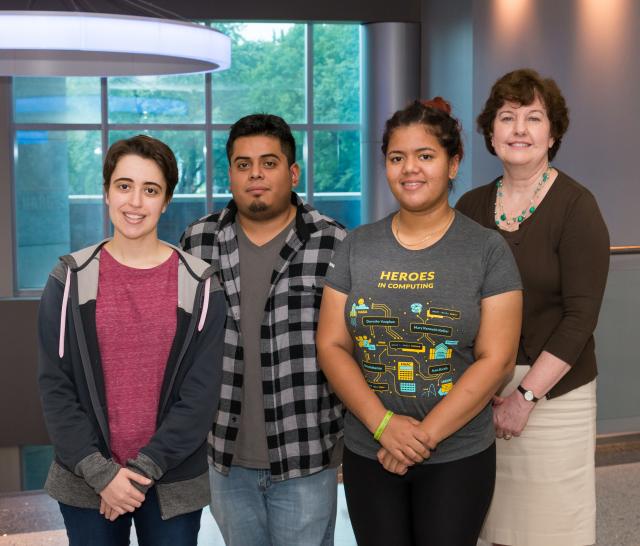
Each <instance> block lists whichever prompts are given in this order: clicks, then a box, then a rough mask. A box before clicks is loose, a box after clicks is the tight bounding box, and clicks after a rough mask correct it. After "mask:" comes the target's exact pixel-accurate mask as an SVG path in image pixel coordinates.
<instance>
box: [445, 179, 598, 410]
mask: <svg viewBox="0 0 640 546" xmlns="http://www.w3.org/2000/svg"><path fill="white" fill-rule="evenodd" d="M495 202H496V181H495V180H494V181H493V182H491V183H490V184H487V185H486V186H481V187H479V188H475V189H473V190H471V191H469V192H467V193H465V194H464V195H463V196H462V197H461V198H460V201H458V203H457V205H456V208H457V209H458V210H459V211H460V212H462V213H464V214H466V215H467V216H469V218H472V219H473V220H475V221H476V222H478V223H480V224H482V225H483V226H485V227H488V228H491V229H497V227H496V223H495V220H494V210H495ZM498 231H499V232H500V234H501V235H502V236H503V237H504V238H505V239H506V240H507V242H508V243H509V246H510V247H511V250H512V252H513V255H514V256H515V259H516V262H517V263H518V269H519V270H520V275H521V277H522V285H523V287H524V309H523V317H522V336H521V338H520V348H519V351H518V361H517V362H518V364H529V365H531V364H533V363H534V362H535V361H536V359H537V358H538V356H539V355H540V353H541V352H542V351H548V352H549V353H551V354H552V355H555V356H557V357H558V358H560V359H561V360H563V361H564V362H566V363H567V364H569V365H570V366H571V370H569V372H568V373H567V374H566V375H565V376H564V377H563V378H562V379H561V380H560V381H559V382H558V383H557V384H556V385H555V386H554V387H553V388H552V389H551V391H549V393H548V394H547V397H548V398H554V397H556V396H560V395H562V394H565V393H567V392H569V391H571V390H573V389H575V388H577V387H580V386H582V385H584V384H586V383H588V382H590V381H592V380H593V379H594V378H595V377H596V373H597V370H596V355H595V345H594V340H593V331H594V329H595V327H596V323H597V320H598V313H599V312H600V304H601V303H602V296H603V294H604V288H605V285H606V282H607V273H608V272H609V233H608V231H607V226H606V225H605V223H604V220H603V219H602V215H601V214H600V210H599V209H598V205H597V203H596V200H595V198H594V197H593V195H592V194H591V192H590V191H589V190H587V189H586V188H585V187H584V186H581V185H580V184H578V182H576V181H575V180H573V179H572V178H569V177H568V176H567V175H566V174H564V173H563V172H561V171H558V177H557V178H556V180H555V181H554V183H553V185H552V186H551V188H549V191H548V192H547V195H545V196H544V198H543V199H542V201H541V203H540V204H539V205H538V208H537V209H536V211H535V212H534V213H533V214H532V215H531V216H530V217H528V218H527V219H526V220H525V221H524V222H522V224H520V228H519V229H518V230H517V231H513V232H508V231H503V230H498Z"/></svg>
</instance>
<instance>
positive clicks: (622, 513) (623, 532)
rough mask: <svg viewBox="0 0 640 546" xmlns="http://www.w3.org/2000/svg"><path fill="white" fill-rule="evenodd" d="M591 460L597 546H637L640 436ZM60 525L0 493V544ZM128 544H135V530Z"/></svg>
mask: <svg viewBox="0 0 640 546" xmlns="http://www.w3.org/2000/svg"><path fill="white" fill-rule="evenodd" d="M596 461H597V464H598V467H597V468H596V485H597V495H598V541H597V546H638V544H640V508H639V507H640V462H637V461H640V435H637V436H634V437H628V438H626V439H625V441H624V442H621V441H620V440H619V439H616V438H612V439H599V440H598V450H597V454H596ZM634 461H635V462H634ZM338 491H339V496H338V518H337V522H336V534H335V544H336V546H354V545H355V540H354V538H353V532H352V530H351V524H350V523H349V515H348V513H347V507H346V503H345V500H344V491H343V488H342V485H340V486H339V489H338ZM62 527H63V525H62V518H61V516H60V513H59V511H58V507H57V504H56V503H55V502H54V501H52V500H51V499H50V498H49V497H47V496H46V495H45V494H43V493H21V494H16V495H0V546H9V545H11V546H66V544H67V540H66V534H65V532H64V530H63V529H62ZM36 529H37V530H38V531H37V532H36V531H35V530H36ZM131 543H132V545H134V546H137V541H136V540H135V534H134V533H132V541H131ZM198 544H199V546H223V545H224V542H223V540H222V537H221V536H220V532H219V531H218V528H217V526H216V524H215V522H214V520H213V518H212V517H211V514H210V513H209V511H208V510H206V509H205V510H204V511H203V514H202V527H201V530H200V537H199V541H198ZM247 546H250V545H247ZM479 546H486V545H482V544H480V545H479Z"/></svg>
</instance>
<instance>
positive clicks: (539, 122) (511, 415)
mask: <svg viewBox="0 0 640 546" xmlns="http://www.w3.org/2000/svg"><path fill="white" fill-rule="evenodd" d="M568 125H569V118H568V110H567V107H566V104H565V100H564V98H563V96H562V94H561V92H560V90H559V89H558V87H557V85H556V83H555V82H554V81H553V80H551V79H543V78H541V77H540V76H539V75H538V74H537V73H536V72H535V71H533V70H516V71H514V72H510V73H508V74H506V75H504V76H503V77H502V78H500V79H499V80H498V81H497V82H496V83H495V84H494V86H493V88H492V89H491V94H490V96H489V98H488V99H487V102H486V104H485V107H484V110H483V111H482V113H481V114H480V116H479V117H478V127H479V130H480V132H482V133H483V134H484V137H485V143H486V146H487V149H488V150H489V152H491V153H492V154H494V155H496V156H498V158H499V159H500V160H501V161H502V165H503V173H502V176H500V177H499V178H497V179H496V180H494V181H492V182H491V183H489V184H487V185H486V186H482V187H479V188H476V189H474V190H472V191H470V192H468V193H467V194H465V195H464V196H463V197H462V198H461V199H460V201H459V202H458V204H457V208H458V210H460V211H461V212H463V213H464V214H466V215H467V216H469V217H471V218H473V219H474V220H476V221H477V222H479V223H480V224H482V225H484V226H486V227H493V228H494V229H497V230H498V231H499V232H500V233H501V234H502V235H503V236H504V238H505V239H506V240H507V242H508V243H509V246H510V247H511V250H512V251H513V254H514V256H515V258H516V261H517V263H518V267H519V269H520V274H521V276H522V282H523V285H524V314H523V325H522V336H521V339H520V347H519V351H518V356H517V364H518V365H517V366H516V372H515V375H514V377H513V379H512V380H511V382H510V383H509V384H508V385H506V386H505V387H504V388H503V389H502V390H501V391H500V392H499V395H498V396H496V397H495V399H494V425H495V429H496V435H497V436H498V438H502V440H503V441H499V442H498V446H497V447H498V467H497V481H496V491H495V495H494V499H493V504H492V507H491V509H490V511H489V514H488V516H487V520H486V522H485V528H484V531H483V538H484V539H485V540H487V541H489V542H493V543H494V544H500V545H517V546H584V545H588V544H594V543H595V540H596V537H595V469H594V448H595V417H596V396H595V377H596V361H595V353H594V341H593V330H594V329H595V326H596V322H597V318H598V312H599V310H600V303H601V301H602V295H603V292H604V288H605V284H606V279H607V272H608V269H609V236H608V232H607V227H606V226H605V224H604V221H603V219H602V216H601V214H600V211H599V209H598V205H597V204H596V201H595V199H594V197H593V195H592V194H591V193H590V192H589V190H587V189H586V188H585V187H583V186H581V185H580V184H578V183H577V182H576V181H575V180H573V179H572V178H570V177H569V176H567V175H566V174H565V173H563V172H562V171H560V170H558V169H556V168H554V167H552V166H551V165H550V163H549V162H550V161H551V160H552V159H553V158H554V156H555V155H556V153H557V151H558V148H559V147H560V143H561V140H562V136H563V135H564V133H565V131H566V130H567V127H568Z"/></svg>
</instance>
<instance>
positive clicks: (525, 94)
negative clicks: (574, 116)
mask: <svg viewBox="0 0 640 546" xmlns="http://www.w3.org/2000/svg"><path fill="white" fill-rule="evenodd" d="M536 97H539V98H540V100H541V101H542V103H543V104H544V107H545V109H546V110H547V117H548V118H549V121H550V122H551V136H552V137H553V139H554V143H553V146H551V148H549V161H551V160H552V159H553V158H554V157H555V156H556V154H557V153H558V150H559V149H560V144H561V142H562V137H563V136H564V134H565V133H566V132H567V129H568V128H569V109H568V108H567V103H566V102H565V100H564V97H563V96H562V92H561V91H560V88H559V87H558V84H557V83H556V82H555V81H554V80H552V79H551V78H542V77H541V76H540V74H538V73H537V72H536V71H535V70H531V69H530V68H521V69H520V70H514V71H513V72H509V73H507V74H505V75H504V76H502V77H501V78H500V79H499V80H498V81H496V83H494V84H493V87H492V88H491V92H490V93H489V98H488V99H487V102H486V103H485V105H484V109H483V110H482V112H481V113H480V115H479V116H478V120H477V121H478V131H479V132H480V133H482V134H483V135H484V143H485V146H486V147H487V150H489V152H490V153H492V154H493V155H496V151H495V150H494V149H493V145H492V144H491V137H492V136H493V122H494V121H495V119H496V114H497V113H498V110H500V108H502V106H503V105H504V103H505V102H515V103H517V104H521V105H525V106H527V105H529V104H531V103H532V102H533V101H534V100H535V99H536Z"/></svg>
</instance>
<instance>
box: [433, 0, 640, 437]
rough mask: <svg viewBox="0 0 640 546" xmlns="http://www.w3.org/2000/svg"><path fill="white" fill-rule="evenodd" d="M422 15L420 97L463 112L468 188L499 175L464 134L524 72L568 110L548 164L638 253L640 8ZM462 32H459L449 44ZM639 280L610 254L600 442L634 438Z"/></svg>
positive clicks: (632, 4)
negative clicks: (603, 437) (574, 183)
mask: <svg viewBox="0 0 640 546" xmlns="http://www.w3.org/2000/svg"><path fill="white" fill-rule="evenodd" d="M422 12H423V53H422V57H423V59H428V61H426V62H425V64H423V72H422V76H423V81H422V88H423V90H425V91H426V95H427V96H429V95H433V94H434V93H439V92H440V90H444V92H446V93H448V94H449V96H450V97H451V98H452V99H453V98H455V99H456V100H457V101H459V102H460V104H461V105H462V108H461V115H460V116H459V117H461V119H462V121H463V125H464V126H465V136H466V137H467V139H468V140H467V143H468V144H470V146H469V145H468V147H467V155H468V156H469V150H470V151H471V157H468V158H467V168H468V169H469V171H470V173H469V177H470V180H469V185H470V186H479V185H482V184H486V183H487V182H488V181H490V180H491V179H493V178H494V177H495V176H496V175H498V174H499V173H500V163H499V161H498V160H497V159H496V158H495V157H494V156H492V155H490V154H489V153H488V151H487V150H486V148H485V146H484V140H483V138H482V137H481V136H480V135H479V134H478V133H477V132H476V130H475V126H474V124H475V117H476V116H477V115H478V114H479V112H480V111H481V109H482V107H483V105H484V101H485V100H486V98H487V95H488V93H489V90H490V88H491V85H492V84H493V82H494V81H495V80H496V79H497V78H499V77H500V76H502V75H503V74H504V73H506V72H508V71H510V70H514V69H517V68H521V67H531V68H534V69H536V70H538V71H539V72H540V73H541V74H543V75H544V76H550V77H552V78H554V79H555V80H556V82H557V83H558V85H559V86H560V88H561V89H562V92H563V94H564V96H565V98H566V100H567V103H568V105H569V108H570V118H571V124H570V127H569V131H568V132H567V134H566V136H565V137H564V139H563V142H562V146H561V148H560V152H559V153H558V156H557V158H556V159H555V160H554V164H555V165H556V166H558V167H559V168H561V169H563V170H565V171H566V172H567V173H568V174H569V175H571V176H572V177H574V178H575V179H576V180H578V181H579V182H580V183H582V184H583V185H585V186H586V187H587V188H589V189H590V190H591V191H592V192H593V193H594V195H595V196H596V199H597V200H598V203H599V205H600V208H601V210H602V212H603V215H604V217H605V220H606V222H607V225H608V227H609V232H610V234H611V242H612V245H640V215H638V214H637V211H636V208H637V207H636V204H637V203H638V202H639V201H640V185H638V174H637V166H636V163H637V162H636V161H635V155H634V147H635V146H636V145H637V143H638V134H637V127H638V126H639V125H640V109H639V108H638V107H637V103H638V100H637V94H638V93H637V89H638V87H640V63H638V61H637V59H636V55H637V52H638V51H640V3H638V2H637V1H635V0H616V1H615V2H600V1H597V0H593V1H591V0H566V1H564V2H557V1H554V0H520V1H518V2H514V1H510V0H450V1H449V2H447V4H446V6H443V5H441V3H440V2H438V1H436V0H424V1H423V3H422ZM461 28H464V29H466V30H465V33H464V34H463V35H462V37H461V38H458V39H457V40H456V36H460V32H461V31H460V29H461ZM425 35H426V36H425ZM469 41H471V43H472V46H471V47H469V46H468V43H469ZM469 81H471V83H470V84H469V83H467V82H469ZM457 84H459V85H460V87H457ZM445 96H447V95H445ZM467 103H468V104H470V109H469V110H470V111H469V110H465V107H466V106H467ZM469 160H470V161H469ZM466 182H467V181H466V180H465V185H466ZM639 272H640V255H627V256H620V255H617V256H612V257H611V268H610V273H609V280H608V284H607V289H606V293H605V298H604V301H603V306H602V312H601V314H600V320H599V324H598V328H597V330H596V351H597V354H598V362H599V367H600V376H599V378H598V431H599V432H601V433H607V432H622V431H631V430H633V431H635V430H640V398H639V397H638V396H637V393H636V392H635V391H636V385H637V384H638V382H640V367H638V357H637V355H636V353H635V351H633V350H632V348H631V344H630V343H629V342H628V340H630V339H636V338H637V337H638V335H639V334H640V327H639V325H638V321H637V319H635V316H636V314H637V311H636V310H637V309H638V308H639V307H640V275H639Z"/></svg>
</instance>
